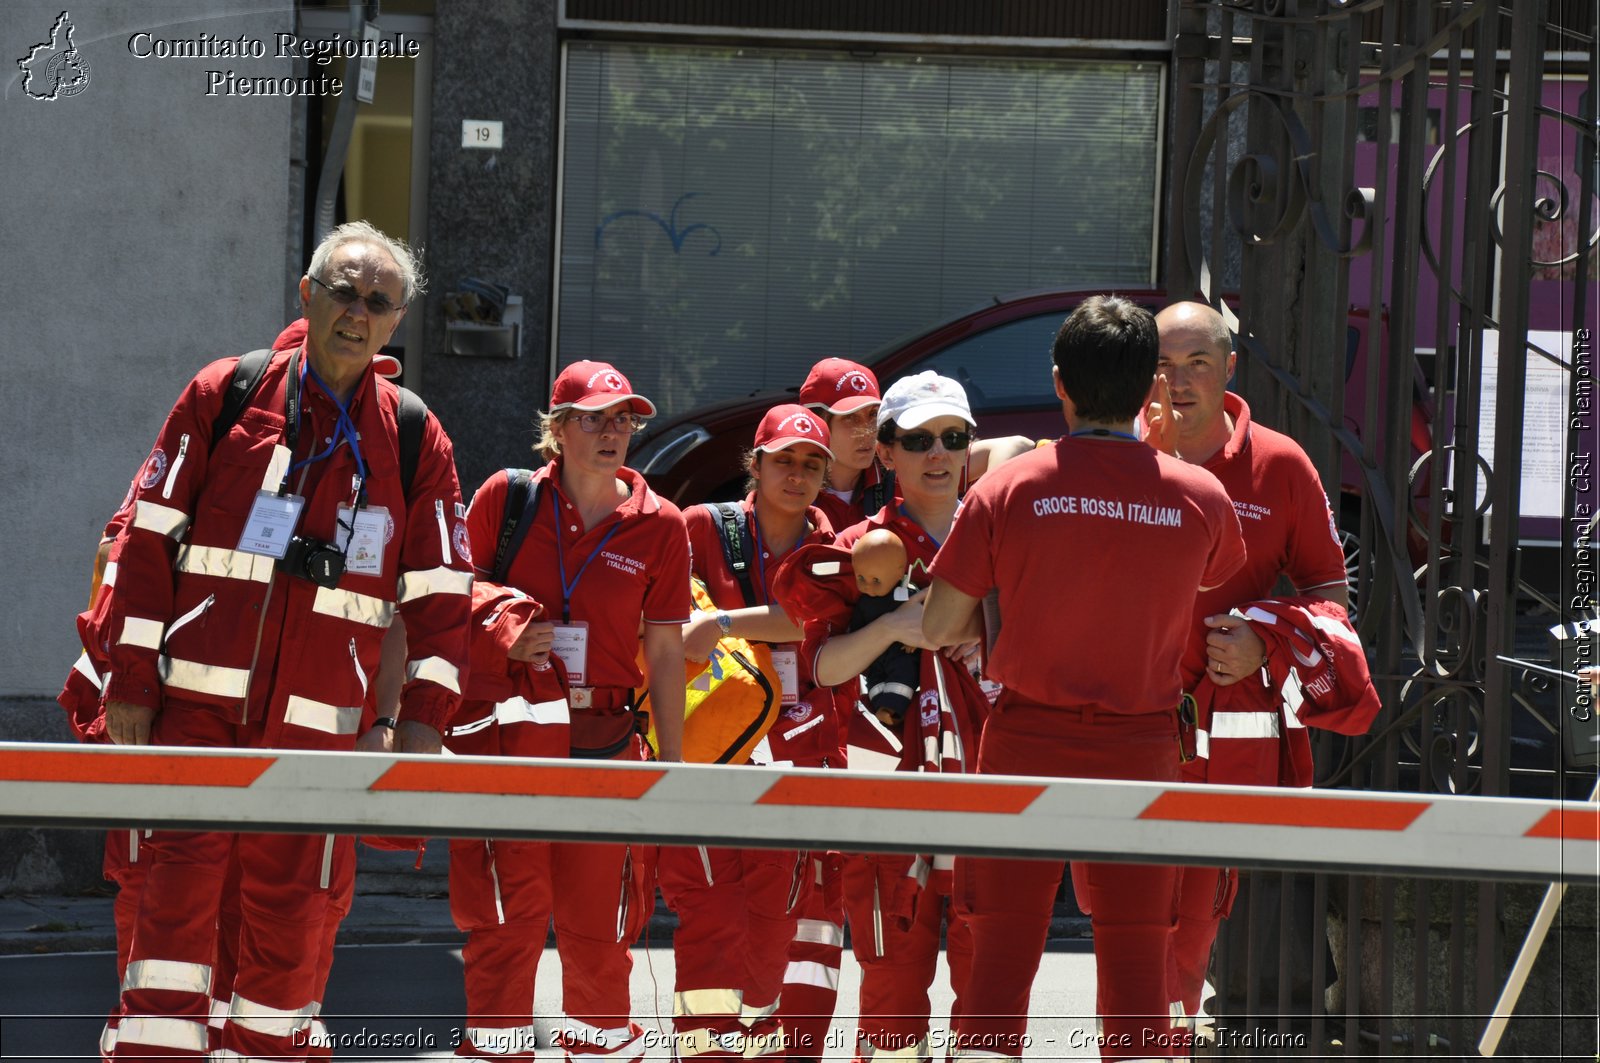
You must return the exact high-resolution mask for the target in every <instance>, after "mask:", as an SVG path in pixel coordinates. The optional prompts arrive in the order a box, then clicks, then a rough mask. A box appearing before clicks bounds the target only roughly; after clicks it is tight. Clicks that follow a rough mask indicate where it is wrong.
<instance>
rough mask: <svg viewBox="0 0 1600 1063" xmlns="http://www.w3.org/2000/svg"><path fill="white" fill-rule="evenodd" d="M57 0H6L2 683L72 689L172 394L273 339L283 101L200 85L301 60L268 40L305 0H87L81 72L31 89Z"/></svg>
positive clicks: (1, 148) (1, 141) (10, 731)
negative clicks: (102, 580) (85, 631)
mask: <svg viewBox="0 0 1600 1063" xmlns="http://www.w3.org/2000/svg"><path fill="white" fill-rule="evenodd" d="M63 6H64V5H63V4H62V3H61V2H60V0H7V3H6V4H5V5H4V7H3V10H0V188H3V189H4V190H5V192H4V195H5V201H4V206H3V207H0V248H3V249H4V251H5V255H6V267H7V268H5V269H4V270H0V396H4V397H5V400H6V416H5V417H3V418H0V448H3V452H4V453H5V454H6V460H5V461H3V462H0V494H3V497H4V498H5V499H6V505H5V506H4V507H0V573H3V577H0V579H3V583H0V585H3V587H4V592H5V593H4V598H5V601H6V603H7V606H8V608H6V609H5V610H4V611H3V612H0V644H3V645H4V646H5V651H4V652H3V653H0V699H12V698H19V697H21V698H26V697H28V696H40V695H43V696H46V697H48V696H53V695H54V694H55V693H56V691H58V690H59V689H60V686H61V680H62V678H63V676H64V675H65V674H66V670H67V668H68V667H70V665H71V663H72V661H73V659H74V657H76V655H77V652H78V651H77V636H76V633H75V631H74V629H73V616H74V614H76V613H77V612H78V610H80V609H82V608H83V606H84V598H85V595H86V592H87V590H88V580H89V572H90V562H91V559H92V557H93V554H94V549H95V544H96V542H97V541H98V539H99V533H100V529H101V528H102V527H103V525H104V523H105V521H106V519H107V518H108V517H109V516H110V515H111V513H112V511H113V510H114V509H115V508H116V506H117V504H118V503H119V502H120V501H121V499H122V497H123V494H124V492H125V491H126V490H127V487H128V482H129V480H130V478H131V477H132V476H133V474H134V473H135V471H136V470H137V469H138V468H139V466H140V464H141V463H142V462H143V461H144V460H145V457H146V455H147V454H148V452H149V449H150V445H151V442H152V440H153V439H154V436H155V433H156V431H157V429H158V428H159V427H160V425H161V422H162V419H163V418H164V417H165V415H166V412H167V410H168V409H169V408H170V406H171V404H172V401H173V399H174V398H176V397H177V394H178V392H179V390H180V389H181V388H182V387H183V385H184V383H185V382H186V381H187V379H188V378H189V377H190V376H191V375H192V374H193V372H194V371H195V370H196V369H198V368H199V367H200V366H202V365H204V364H205V363H206V362H208V361H210V360H212V359H214V358H218V357H222V356H224V355H228V354H238V353H240V352H242V351H245V350H249V349H250V348H252V347H260V346H264V345H265V344H267V343H269V342H270V341H271V340H272V338H273V337H274V336H275V335H276V334H277V332H278V330H279V329H280V328H281V327H282V326H283V324H284V322H285V318H284V307H285V295H286V292H287V286H288V285H289V284H290V283H291V281H292V278H293V274H294V273H295V272H297V271H296V270H295V268H294V266H293V265H291V264H290V261H289V256H288V254H287V251H286V246H285V239H284V234H285V229H286V219H287V218H288V217H289V212H290V209H291V207H292V206H293V207H296V209H297V204H292V203H291V202H290V186H289V171H290V153H291V143H290V128H291V122H290V116H291V109H292V105H291V103H290V101H289V100H287V99H285V98H283V97H256V98H239V97H234V98H228V97H224V96H211V97H207V96H206V94H205V93H206V85H207V82H206V74H205V71H206V70H208V69H224V70H226V69H233V70H235V71H236V72H237V73H238V74H240V75H249V76H274V77H281V76H286V75H291V74H294V73H295V72H296V71H295V65H296V64H295V63H294V62H293V61H291V60H279V59H275V58H273V57H272V50H271V45H272V34H273V33H274V32H276V31H279V30H284V31H287V30H290V29H292V28H293V10H292V5H291V4H289V3H288V2H286V0H285V2H283V3H280V4H277V5H276V8H275V9H273V10H263V9H264V8H272V7H273V5H271V4H262V3H259V2H253V0H233V2H228V0H183V2H181V3H179V2H175V0H166V2H158V3H148V2H134V0H85V2H80V3H73V4H71V5H69V6H70V16H69V17H70V19H71V21H72V23H73V41H72V43H73V44H75V45H76V48H77V50H78V52H79V55H80V57H81V59H82V61H83V62H84V63H85V64H86V67H87V73H88V81H87V83H86V84H85V85H84V86H83V88H82V91H81V92H78V93H77V94H75V95H71V96H64V95H59V94H58V98H56V99H53V100H40V99H34V98H30V96H29V95H28V93H27V92H26V91H25V89H24V85H23V73H22V72H21V71H20V70H19V69H18V67H17V60H18V58H19V57H23V56H26V55H28V54H29V53H30V50H31V49H32V47H33V46H34V45H36V44H39V43H41V42H46V41H49V40H50V38H51V29H52V26H53V25H54V23H55V20H56V19H57V17H58V16H59V15H60V14H61V12H62V9H63ZM244 12H248V13H244ZM140 31H148V32H150V33H151V34H152V35H154V36H155V37H158V38H173V37H177V38H185V39H193V38H197V37H199V35H200V34H202V33H205V34H209V35H212V36H213V37H220V38H238V37H239V36H241V35H243V36H244V37H246V38H248V39H251V40H262V41H265V42H267V51H268V57H267V58H264V59H251V58H246V59H242V60H241V59H180V58H166V59H161V58H146V59H140V58H136V57H135V56H134V55H132V54H130V50H129V38H130V37H131V36H132V35H133V34H135V33H138V32H140ZM40 65H41V64H38V63H36V64H34V66H35V69H36V70H37V69H38V67H39V66H40ZM42 65H44V66H45V67H46V68H47V67H48V61H47V60H46V62H45V63H44V64H42ZM329 69H332V68H329ZM44 73H47V70H46V71H43V72H41V75H40V76H36V77H35V78H34V80H33V81H31V82H30V84H29V86H28V87H29V88H31V89H32V90H33V91H35V92H39V91H42V90H43V89H45V88H46V87H47V85H48V82H46V81H45V78H44V76H43V74H44ZM296 265H297V263H296ZM20 704H32V705H35V706H37V705H38V704H40V703H39V702H36V701H34V702H26V703H19V702H15V701H0V738H11V737H21V733H20V732H21V730H22V727H23V725H22V724H21V722H20V716H19V711H18V706H19V705H20ZM46 704H47V703H46ZM22 715H26V714H22ZM30 726H31V725H30Z"/></svg>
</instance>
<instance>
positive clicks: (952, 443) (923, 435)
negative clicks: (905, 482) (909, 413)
mask: <svg viewBox="0 0 1600 1063" xmlns="http://www.w3.org/2000/svg"><path fill="white" fill-rule="evenodd" d="M935 439H937V440H938V441H939V442H941V443H943V444H944V449H946V450H966V449H967V447H968V446H970V445H971V444H972V433H971V432H963V431H962V430H961V429H959V428H947V429H945V430H944V431H943V432H940V433H939V434H938V435H937V436H936V435H934V434H933V433H932V432H907V433H906V434H905V435H903V436H895V439H894V441H895V442H896V443H899V444H900V445H901V446H902V447H904V448H905V449H906V450H909V451H910V452H911V453H913V454H920V453H922V452H923V451H924V450H932V449H933V441H934V440H935Z"/></svg>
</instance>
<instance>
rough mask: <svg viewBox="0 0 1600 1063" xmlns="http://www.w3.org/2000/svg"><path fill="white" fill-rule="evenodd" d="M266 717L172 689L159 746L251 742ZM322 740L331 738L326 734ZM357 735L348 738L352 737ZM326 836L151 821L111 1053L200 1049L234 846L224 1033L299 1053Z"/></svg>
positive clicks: (323, 895)
mask: <svg viewBox="0 0 1600 1063" xmlns="http://www.w3.org/2000/svg"><path fill="white" fill-rule="evenodd" d="M262 731H263V727H262V724H261V722H260V721H257V722H254V723H252V724H248V725H237V724H234V723H232V722H230V721H228V720H224V719H223V718H221V717H220V716H217V715H215V714H213V713H211V712H208V711H206V710H205V709H202V708H199V707H196V706H191V705H185V704H183V703H181V702H178V701H176V699H172V698H168V699H167V704H166V707H165V708H164V709H163V711H162V712H160V713H158V714H157V715H156V718H155V724H154V727H153V732H152V736H151V741H152V744H155V745H181V746H189V747H212V748H216V747H233V748H250V747H252V746H259V745H260V738H261V734H262ZM324 741H325V739H324ZM354 741H355V740H354V737H353V736H351V738H350V744H351V745H352V746H353V745H354ZM323 842H324V839H323V837H322V836H319V835H280V834H239V835H233V834H226V833H222V832H219V831H204V832H195V833H190V832H182V831H154V832H152V834H151V835H150V838H149V839H148V841H147V848H148V851H149V852H150V854H151V857H152V859H151V863H150V868H149V870H148V872H147V873H146V879H145V888H144V890H143V892H142V897H141V900H140V905H139V914H138V918H137V921H136V923H135V927H134V934H133V944H132V947H131V950H130V953H129V962H128V970H127V974H126V976H125V977H124V979H123V992H122V1007H123V1020H122V1023H121V1027H120V1029H119V1031H118V1037H117V1046H116V1051H115V1058H117V1059H124V1058H128V1059H132V1058H141V1057H143V1058H149V1057H166V1058H195V1059H198V1058H201V1057H203V1056H204V1055H205V1054H206V1052H207V1050H208V1036H207V1034H208V1027H207V1020H208V1017H209V1012H210V1004H211V996H210V990H211V984H212V975H213V968H214V965H215V963H216V958H217V944H218V931H217V921H218V916H219V911H220V908H221V902H222V896H223V885H224V879H225V877H226V876H227V873H228V863H229V856H230V853H234V854H235V855H236V859H237V860H238V866H239V888H238V898H239V913H240V919H239V932H238V939H237V940H238V951H237V957H238V973H237V975H236V977H235V978H234V980H233V993H232V1007H231V1009H230V1012H229V1015H228V1021H227V1023H226V1025H225V1026H224V1028H223V1031H222V1037H221V1041H220V1045H221V1048H222V1049H223V1050H225V1051H230V1052H236V1053H238V1054H239V1055H241V1056H245V1057H251V1058H261V1057H273V1058H278V1059H291V1060H293V1059H302V1058H304V1055H305V1053H304V1050H303V1049H301V1048H296V1047H295V1045H294V1040H295V1034H296V1033H298V1032H302V1031H303V1030H304V1029H305V1028H306V1027H307V1026H308V1025H309V1023H310V1020H311V1012H312V1005H313V1002H314V1001H315V1000H316V998H317V995H318V994H319V992H320V988H319V987H318V984H317V970H318V964H319V959H320V957H321V953H322V942H323V936H324V933H325V926H326V920H327V912H328V893H327V891H326V890H325V889H323V888H322V887H321V884H320V881H319V879H320V875H319V871H320V868H321V866H322V856H323Z"/></svg>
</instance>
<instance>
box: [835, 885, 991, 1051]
mask: <svg viewBox="0 0 1600 1063" xmlns="http://www.w3.org/2000/svg"><path fill="white" fill-rule="evenodd" d="M884 867H885V865H880V864H877V863H876V862H875V861H874V859H873V858H872V857H869V856H862V855H859V854H847V855H846V856H845V858H844V896H845V911H846V913H847V914H848V915H849V917H850V927H851V934H850V949H851V951H852V952H853V953H855V957H856V962H857V963H859V964H860V965H861V999H860V1005H859V1007H858V1008H857V1011H858V1013H859V1018H858V1026H857V1030H856V1055H855V1058H856V1059H857V1060H861V1061H868V1060H873V1059H878V1060H886V1059H906V1060H926V1059H928V1058H930V1053H929V1048H928V1025H929V1013H930V1011H931V1009H932V1005H931V1003H930V1002H929V1000H928V988H929V987H930V986H932V985H933V978H934V973H935V971H936V969H937V966H938V962H939V931H940V928H941V926H942V925H943V923H944V917H945V912H946V910H947V906H946V902H947V901H948V900H949V894H948V892H947V891H948V886H947V885H945V886H944V888H940V887H941V885H942V884H941V883H940V882H939V878H938V877H935V878H930V879H929V880H928V882H927V884H926V885H924V886H922V887H921V888H920V889H917V890H916V892H915V901H914V903H913V906H912V907H911V908H910V910H909V911H907V910H906V908H905V905H904V904H901V905H898V906H895V905H891V903H890V898H891V897H892V896H893V895H894V894H895V892H896V891H897V890H903V889H905V888H906V883H905V882H904V881H903V880H905V875H904V874H903V873H901V869H900V868H899V866H898V865H897V864H896V865H895V866H893V867H892V870H884ZM895 879H899V880H902V881H895ZM911 882H913V883H914V882H915V880H911ZM875 902H876V904H875ZM895 907H898V908H899V909H900V910H899V912H896V911H895V910H893V909H894V908H895ZM880 927H881V929H882V938H881V940H880V938H879V928H880ZM948 939H949V940H948V949H947V957H948V960H949V963H950V984H951V987H952V988H953V989H954V990H955V1002H954V1003H953V1004H952V1005H951V1007H950V1025H951V1028H952V1029H954V1030H958V1031H959V1030H960V1029H961V1028H962V1022H961V1017H962V1014H963V1012H964V1011H965V1009H966V1006H967V1005H966V996H967V988H968V979H969V977H970V975H971V969H972V935H971V933H970V930H969V928H968V926H967V922H966V920H965V919H963V918H961V917H960V916H959V915H957V914H956V913H955V912H954V911H953V910H952V911H950V926H949V933H948Z"/></svg>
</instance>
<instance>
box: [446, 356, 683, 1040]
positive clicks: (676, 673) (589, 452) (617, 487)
mask: <svg viewBox="0 0 1600 1063" xmlns="http://www.w3.org/2000/svg"><path fill="white" fill-rule="evenodd" d="M654 413H655V405H654V404H653V403H652V402H651V401H650V400H649V399H647V398H645V397H643V396H642V395H638V394H635V393H634V391H633V389H632V387H631V386H630V385H629V384H628V381H627V378H626V377H624V376H623V375H622V374H621V373H620V372H618V371H617V370H616V369H615V368H614V367H612V366H610V365H608V364H606V363H604V362H576V363H574V364H572V365H570V366H568V367H567V368H566V369H564V370H562V372H561V374H560V375H559V376H558V377H557V378H556V382H555V386H554V388H553V390H552V394H551V398H550V412H549V413H547V414H544V415H542V417H541V418H540V439H539V444H538V448H537V449H538V451H539V453H541V454H542V455H543V456H545V457H547V458H549V459H550V461H549V464H547V465H545V466H544V467H543V468H542V469H539V470H537V471H536V472H534V473H533V474H532V485H531V492H528V493H526V502H525V503H524V504H523V505H522V506H520V507H516V506H515V504H514V499H521V498H523V497H524V495H523V493H521V492H516V493H514V492H513V491H512V489H511V477H510V475H509V473H508V471H501V472H497V473H495V474H494V475H493V476H491V477H489V479H488V480H487V481H486V482H485V483H484V484H483V486H482V487H480V488H479V489H478V491H477V493H476V494H475V495H474V496H473V499H472V508H471V510H470V511H469V512H468V514H467V522H466V524H467V530H468V536H469V539H470V543H471V550H472V556H473V558H474V563H475V565H476V566H477V574H478V577H479V586H478V587H477V588H476V589H475V591H474V602H475V606H476V604H477V603H478V602H480V601H482V600H483V599H484V598H485V596H487V595H490V594H493V593H494V592H495V589H496V588H495V586H494V584H492V583H490V582H488V581H489V580H490V578H491V577H492V576H493V575H494V569H495V567H496V556H497V553H500V552H501V551H505V552H506V553H508V554H509V555H510V556H509V557H507V558H506V559H505V560H504V561H503V563H502V564H501V566H500V567H501V568H502V569H503V571H504V573H505V575H504V578H503V582H504V584H505V588H504V590H505V591H506V596H505V603H506V604H505V606H504V609H503V610H502V611H501V612H498V613H493V614H491V615H490V616H485V617H482V618H480V612H479V610H478V609H477V608H476V607H475V610H474V621H475V622H474V624H473V626H472V632H473V634H472V637H473V638H474V640H479V641H478V643H477V644H475V646H474V651H475V652H474V657H475V658H478V657H480V655H481V652H482V651H483V650H484V649H485V647H484V646H483V645H482V642H481V640H484V639H497V640H498V643H497V647H498V652H500V653H501V654H503V656H505V657H508V658H510V660H511V661H512V662H513V663H516V662H525V663H526V664H527V665H528V666H530V667H531V668H533V669H536V670H537V669H544V668H549V667H556V666H559V667H558V668H557V670H558V672H559V673H560V674H561V675H563V676H564V677H565V685H566V687H567V698H566V699H565V700H564V701H563V700H556V701H545V702H540V703H536V704H532V703H530V702H529V700H528V699H527V698H508V699H506V700H502V701H499V702H497V703H496V702H492V701H489V702H487V703H485V702H481V701H480V702H471V703H470V704H473V705H478V706H483V705H485V704H487V709H486V710H485V709H482V708H480V710H479V711H478V712H477V713H472V712H469V711H468V709H467V703H464V706H463V711H462V712H460V713H458V714H457V718H456V719H457V725H456V726H454V727H452V728H451V734H450V739H451V748H452V749H455V750H456V751H457V752H467V751H468V750H469V749H470V750H471V751H473V752H485V751H487V752H491V753H492V752H497V751H498V752H505V753H519V752H521V753H524V754H525V753H526V751H529V750H535V751H537V750H542V749H545V748H547V747H549V746H551V744H552V742H554V743H555V745H556V747H557V748H558V749H560V750H563V751H567V752H569V755H571V756H573V757H578V758H585V759H612V760H643V759H645V757H646V748H647V747H646V746H645V743H644V740H643V738H642V737H641V736H640V735H639V734H638V729H637V727H636V723H635V717H634V711H633V691H634V690H635V688H638V687H640V686H643V685H645V680H644V677H643V675H642V674H641V672H640V669H639V666H638V663H637V658H638V650H639V647H640V643H641V635H640V631H641V629H642V631H643V635H642V642H643V652H644V660H645V662H646V664H647V666H648V670H649V673H650V676H651V679H650V681H649V685H648V689H649V693H650V700H651V703H652V705H653V716H654V721H655V726H656V734H657V738H658V744H659V755H660V759H662V760H673V761H675V760H679V759H681V754H682V734H683V706H684V686H683V637H682V625H683V624H684V623H685V622H687V620H688V619H689V614H690V610H691V604H690V596H689V545H688V537H687V533H686V531H685V526H684V520H683V514H682V513H680V512H679V511H678V509H677V507H676V506H674V505H673V504H672V503H671V502H668V501H666V500H665V499H662V498H660V497H658V496H657V495H656V494H655V492H654V491H652V490H651V489H650V488H649V487H648V486H647V485H646V484H645V481H644V478H643V477H642V476H640V475H639V474H638V473H637V472H634V471H633V470H632V469H629V468H626V467H625V466H624V464H623V462H624V461H625V460H626V458H627V456H628V442H629V440H630V438H631V437H632V436H633V433H634V432H635V431H637V430H638V429H639V428H640V427H641V426H642V425H643V424H644V421H645V419H647V418H648V417H650V416H651V415H653V414H654ZM508 501H511V502H513V507H512V508H520V509H522V510H523V511H524V513H525V515H524V513H510V512H508ZM524 529H525V537H524V538H521V541H520V543H518V542H517V539H518V537H519V536H521V535H523V534H524ZM508 533H509V534H508ZM527 598H531V599H533V602H534V603H536V604H534V605H531V606H530V605H529V604H528V603H527V601H526V599H527ZM513 609H516V610H519V611H520V612H519V613H518V614H516V615H518V616H519V617H520V619H519V620H518V621H517V622H516V623H514V624H511V623H508V622H507V621H506V619H505V618H506V615H507V614H508V613H510V611H511V610H513ZM474 670H475V671H476V670H477V669H476V668H475V669H474ZM657 677H659V678H657ZM569 706H570V710H569ZM485 711H487V716H485V717H484V718H482V719H479V718H478V717H479V716H483V714H484V712H485ZM486 747H488V748H487V749H486ZM653 863H654V849H653V847H641V846H637V845H634V846H629V845H623V844H595V843H577V842H530V841H504V840H494V839H491V840H486V841H473V840H459V841H452V842H451V843H450V903H451V912H452V915H453V916H454V918H455V920H456V924H457V926H459V927H460V928H461V929H462V930H463V931H465V932H466V933H467V935H468V937H467V944H466V947H465V948H464V949H463V951H462V959H463V962H464V964H465V968H466V986H467V1008H468V1012H469V1018H468V1022H467V1031H466V1037H465V1039H464V1041H463V1043H462V1045H461V1046H460V1048H459V1049H458V1050H457V1054H458V1055H467V1056H472V1057H476V1058H492V1059H497V1060H505V1059H529V1060H531V1059H532V1058H533V1025H532V1023H533V1016H532V1014H531V1007H532V1001H533V990H534V972H535V968H536V966H537V964H538V961H539V957H540V955H541V953H542V952H543V950H544V943H545V934H546V932H547V929H548V926H549V923H550V920H551V918H552V917H553V918H554V920H555V928H556V947H557V951H558V952H559V954H560V956H561V968H562V978H563V985H562V1004H563V1007H564V1010H565V1011H566V1019H565V1021H564V1024H563V1025H562V1027H561V1029H560V1032H559V1034H558V1036H557V1041H558V1043H559V1044H560V1046H561V1047H562V1048H563V1049H564V1051H565V1053H566V1058H567V1059H569V1060H573V1059H582V1060H584V1061H585V1063H598V1061H601V1060H614V1061H616V1063H632V1061H634V1060H637V1059H639V1058H640V1057H641V1056H642V1055H643V1053H644V1041H643V1030H642V1029H641V1027H640V1026H639V1025H638V1024H637V1023H634V1022H632V1021H631V1020H630V1017H629V996H628V977H629V973H630V971H631V969H632V959H631V957H630V954H629V946H630V945H631V944H632V942H633V939H634V938H635V937H636V936H638V933H639V931H640V930H641V929H642V928H643V926H644V922H645V920H646V918H647V917H648V916H649V913H650V910H651V908H652V907H653V904H654V896H655V893H654V867H653Z"/></svg>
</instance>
